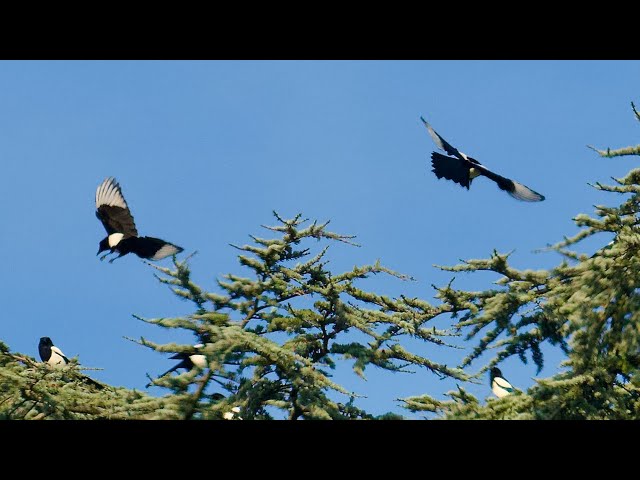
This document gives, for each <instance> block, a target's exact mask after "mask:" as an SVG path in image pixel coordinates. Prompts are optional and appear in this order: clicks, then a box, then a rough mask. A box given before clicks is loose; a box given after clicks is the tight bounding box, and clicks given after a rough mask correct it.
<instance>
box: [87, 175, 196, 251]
mask: <svg viewBox="0 0 640 480" xmlns="http://www.w3.org/2000/svg"><path fill="white" fill-rule="evenodd" d="M96 217H98V220H100V221H101V222H102V225H104V228H105V230H106V231H107V236H106V237H105V238H103V239H102V240H101V241H100V249H99V250H98V253H97V255H100V254H101V253H102V252H104V251H108V252H107V253H106V254H105V255H103V256H102V257H100V260H104V259H105V257H106V256H107V255H109V254H111V253H118V256H117V257H114V258H112V259H111V260H109V263H111V262H113V261H114V260H115V259H117V258H120V257H122V256H124V255H126V254H127V253H135V254H136V255H138V256H139V257H140V258H146V259H149V260H162V259H163V258H165V257H168V256H170V255H176V254H177V253H180V252H182V250H184V249H183V248H181V247H178V246H177V245H174V244H172V243H169V242H165V241H164V240H161V239H159V238H154V237H139V236H138V230H137V229H136V225H135V223H134V221H133V215H131V211H130V210H129V206H128V205H127V202H126V201H125V199H124V196H123V195H122V190H121V189H120V185H119V184H118V182H116V180H115V178H113V177H108V178H106V179H105V180H104V181H103V182H102V183H101V184H100V185H99V186H98V189H97V190H96Z"/></svg>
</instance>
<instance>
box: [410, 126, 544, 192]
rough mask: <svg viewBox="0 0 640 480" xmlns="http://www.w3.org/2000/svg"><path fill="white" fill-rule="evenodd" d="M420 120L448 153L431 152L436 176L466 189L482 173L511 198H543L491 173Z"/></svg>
mask: <svg viewBox="0 0 640 480" xmlns="http://www.w3.org/2000/svg"><path fill="white" fill-rule="evenodd" d="M420 120H422V122H423V123H424V124H425V126H426V127H427V131H428V132H429V135H431V138H432V139H433V141H434V143H435V144H436V145H437V146H438V148H440V149H441V150H443V151H444V152H446V153H447V155H449V156H447V155H442V154H440V153H438V152H433V153H432V154H431V165H432V166H433V173H435V174H436V177H438V178H446V179H447V180H452V181H454V182H456V183H457V184H459V185H461V186H463V187H466V188H467V190H468V189H469V187H470V186H471V182H472V181H473V179H474V178H476V177H478V176H480V175H483V176H485V177H487V178H489V179H491V180H493V181H494V182H496V184H497V185H498V187H499V188H500V189H501V190H504V191H506V192H507V193H508V194H509V195H511V196H512V197H513V198H517V199H518V200H522V201H525V202H541V201H542V200H544V195H540V194H539V193H538V192H536V191H534V190H531V189H530V188H529V187H527V186H525V185H523V184H521V183H518V182H516V181H515V180H511V179H509V178H506V177H503V176H501V175H498V174H497V173H493V172H492V171H491V170H489V169H487V167H485V166H484V165H482V164H481V163H480V162H478V161H477V160H476V159H475V158H471V157H469V156H468V155H466V154H464V153H462V152H461V151H459V150H458V149H457V148H455V147H452V146H451V145H450V144H449V143H447V141H446V140H445V139H444V138H442V137H441V136H440V135H438V133H436V131H435V130H434V129H433V127H432V126H431V125H429V123H428V122H427V121H426V120H425V119H424V118H422V117H420Z"/></svg>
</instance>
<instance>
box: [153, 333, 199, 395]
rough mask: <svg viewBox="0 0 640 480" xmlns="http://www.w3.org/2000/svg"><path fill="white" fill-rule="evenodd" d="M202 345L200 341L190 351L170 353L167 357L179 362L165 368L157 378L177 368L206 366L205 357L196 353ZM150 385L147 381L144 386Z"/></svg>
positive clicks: (189, 368) (187, 368) (186, 368)
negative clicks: (167, 368)
mask: <svg viewBox="0 0 640 480" xmlns="http://www.w3.org/2000/svg"><path fill="white" fill-rule="evenodd" d="M203 347H204V345H203V344H202V343H198V344H196V345H194V346H193V350H192V351H191V352H188V353H176V354H175V355H172V356H171V357H169V358H171V359H175V360H180V362H179V363H177V364H176V365H175V366H173V367H172V368H170V369H169V370H167V371H166V372H164V373H163V374H162V375H160V376H158V377H157V378H162V377H164V376H165V375H168V374H170V373H171V372H174V371H176V370H178V369H179V368H184V369H185V370H191V369H192V368H194V367H196V368H199V369H203V368H205V367H206V366H207V357H205V356H204V355H202V354H199V353H198V350H200V349H201V348H203ZM150 386H151V382H149V383H147V385H146V387H147V388H149V387H150Z"/></svg>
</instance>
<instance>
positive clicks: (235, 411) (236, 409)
mask: <svg viewBox="0 0 640 480" xmlns="http://www.w3.org/2000/svg"><path fill="white" fill-rule="evenodd" d="M238 413H240V407H233V408H232V409H231V410H229V411H228V412H224V413H223V414H222V418H224V419H225V420H234V419H235V420H242V417H241V416H239V415H238V416H236V415H237V414H238Z"/></svg>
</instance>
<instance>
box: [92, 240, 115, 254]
mask: <svg viewBox="0 0 640 480" xmlns="http://www.w3.org/2000/svg"><path fill="white" fill-rule="evenodd" d="M107 250H111V247H110V246H109V237H105V238H103V239H102V240H100V250H98V253H96V255H100V254H101V253H102V252H106V251H107Z"/></svg>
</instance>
